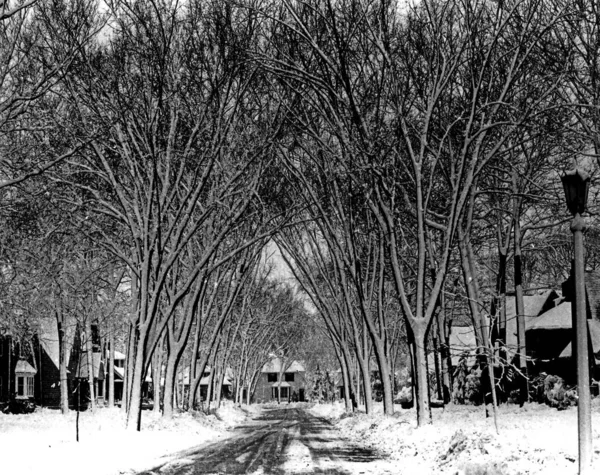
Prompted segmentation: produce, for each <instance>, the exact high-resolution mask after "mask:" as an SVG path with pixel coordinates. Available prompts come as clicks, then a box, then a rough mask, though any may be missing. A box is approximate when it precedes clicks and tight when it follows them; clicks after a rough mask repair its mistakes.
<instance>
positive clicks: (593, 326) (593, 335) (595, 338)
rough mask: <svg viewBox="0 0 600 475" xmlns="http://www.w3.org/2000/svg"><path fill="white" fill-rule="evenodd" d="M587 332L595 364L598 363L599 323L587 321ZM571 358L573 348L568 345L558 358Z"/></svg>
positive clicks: (599, 353) (599, 345)
mask: <svg viewBox="0 0 600 475" xmlns="http://www.w3.org/2000/svg"><path fill="white" fill-rule="evenodd" d="M587 324H588V330H589V332H590V340H591V341H590V342H591V344H592V352H593V353H594V358H595V359H596V363H598V362H600V322H599V321H598V320H588V321H587ZM571 356H573V347H572V345H571V343H569V344H568V345H567V346H566V347H565V349H564V350H563V351H562V353H561V354H560V358H570V357H571Z"/></svg>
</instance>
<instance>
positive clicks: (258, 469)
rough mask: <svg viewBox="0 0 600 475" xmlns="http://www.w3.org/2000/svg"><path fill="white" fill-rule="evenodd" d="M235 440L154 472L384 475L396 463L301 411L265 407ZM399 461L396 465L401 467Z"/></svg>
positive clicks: (194, 452) (198, 451) (182, 457)
mask: <svg viewBox="0 0 600 475" xmlns="http://www.w3.org/2000/svg"><path fill="white" fill-rule="evenodd" d="M234 432H235V434H234V435H233V437H231V438H229V439H227V440H223V441H220V442H217V443H212V444H207V445H202V446H199V447H197V448H194V449H191V450H187V451H185V452H182V453H181V454H180V455H179V456H177V457H176V458H172V459H171V460H170V461H169V462H168V463H167V464H164V465H161V466H157V467H155V468H154V469H152V470H149V471H146V472H143V473H144V475H150V474H161V475H164V474H170V475H176V474H177V475H179V474H181V475H183V474H185V475H192V474H211V473H214V474H217V473H218V474H242V473H244V474H288V473H296V474H297V473H329V474H383V473H395V470H394V469H393V468H394V463H393V462H391V461H388V460H385V459H384V458H383V456H382V455H381V454H378V453H377V452H375V451H373V450H372V449H369V448H367V447H361V446H360V445H358V444H357V443H353V442H350V441H349V440H347V439H345V438H343V437H342V436H341V435H340V434H339V432H338V431H337V430H336V429H334V428H333V427H332V425H331V424H330V423H329V422H327V421H326V420H324V419H321V418H318V417H315V416H313V415H310V414H309V413H307V412H305V411H304V410H303V409H302V408H301V407H297V406H296V407H294V406H287V405H282V406H277V407H272V406H271V407H265V408H264V410H263V411H262V412H261V413H260V414H259V415H257V416H256V417H255V418H254V419H252V420H251V421H247V422H246V423H244V424H243V425H241V426H238V427H236V428H235V429H234ZM397 463H398V462H396V464H397Z"/></svg>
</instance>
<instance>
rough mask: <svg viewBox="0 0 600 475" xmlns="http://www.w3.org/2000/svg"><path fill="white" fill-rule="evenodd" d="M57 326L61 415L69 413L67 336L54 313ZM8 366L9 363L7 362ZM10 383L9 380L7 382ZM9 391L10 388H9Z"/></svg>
mask: <svg viewBox="0 0 600 475" xmlns="http://www.w3.org/2000/svg"><path fill="white" fill-rule="evenodd" d="M56 319H57V324H58V352H59V356H58V360H59V373H60V410H61V412H62V413H63V414H65V415H66V414H68V413H69V379H68V377H67V335H66V332H65V325H64V316H63V314H62V311H61V312H56ZM9 366H10V362H9ZM9 383H10V380H9ZM9 391H10V386H9Z"/></svg>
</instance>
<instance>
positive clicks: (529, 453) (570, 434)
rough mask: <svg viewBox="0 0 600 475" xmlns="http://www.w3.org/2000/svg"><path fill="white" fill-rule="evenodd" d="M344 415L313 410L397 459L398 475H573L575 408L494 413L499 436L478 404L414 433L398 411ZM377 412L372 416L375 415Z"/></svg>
mask: <svg viewBox="0 0 600 475" xmlns="http://www.w3.org/2000/svg"><path fill="white" fill-rule="evenodd" d="M592 407H593V416H592V430H593V441H594V442H593V443H594V452H595V453H594V470H593V472H592V473H600V399H598V398H596V399H595V400H593V406H592ZM378 410H379V411H378V412H379V413H378V414H375V415H374V416H369V417H367V416H366V415H365V414H364V413H358V414H356V415H351V416H349V415H347V414H344V406H343V405H342V404H340V403H336V404H319V405H316V406H314V407H313V408H312V409H311V412H312V413H313V414H315V415H317V416H320V417H326V418H330V419H333V420H335V421H337V422H336V425H337V427H338V428H339V429H340V430H341V432H342V433H343V434H344V435H346V436H348V437H350V438H352V439H354V440H357V441H360V442H363V443H366V444H367V445H368V446H370V447H373V448H377V449H379V450H381V451H382V452H384V453H386V454H389V455H390V457H392V458H393V459H396V460H398V468H399V470H400V472H399V473H401V474H404V473H406V474H409V473H410V474H412V473H419V474H430V473H431V474H434V473H435V474H451V475H455V474H461V475H462V474H464V475H485V474H487V475H513V474H514V475H516V474H519V475H533V474H544V475H554V474H561V475H569V474H576V473H577V469H578V464H577V459H578V452H577V450H578V449H577V408H576V407H572V408H569V409H567V410H564V411H557V410H556V409H553V408H550V407H548V406H543V405H538V404H526V405H525V406H524V407H522V408H520V407H519V406H515V405H503V406H501V407H500V408H499V414H498V429H499V434H498V435H497V434H496V432H495V429H494V425H493V419H492V418H487V419H486V417H485V408H484V407H482V406H479V407H476V406H454V405H451V406H448V407H446V409H434V410H433V425H431V426H427V427H423V428H417V425H416V412H415V411H414V410H404V409H401V408H399V407H397V409H396V411H397V413H396V414H395V415H394V417H384V416H383V415H382V414H381V406H379V407H378ZM376 412H377V411H376Z"/></svg>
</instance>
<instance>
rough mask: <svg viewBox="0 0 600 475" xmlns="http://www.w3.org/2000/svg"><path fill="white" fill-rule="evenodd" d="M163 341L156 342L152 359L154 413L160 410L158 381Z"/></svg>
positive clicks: (161, 363) (159, 380) (159, 378)
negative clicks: (156, 345)
mask: <svg viewBox="0 0 600 475" xmlns="http://www.w3.org/2000/svg"><path fill="white" fill-rule="evenodd" d="M163 353H164V350H163V342H161V343H159V344H158V347H157V348H156V350H155V354H154V357H153V359H152V384H153V389H154V405H153V407H152V410H153V411H154V412H155V413H159V412H160V396H161V389H160V382H161V376H162V365H163Z"/></svg>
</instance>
